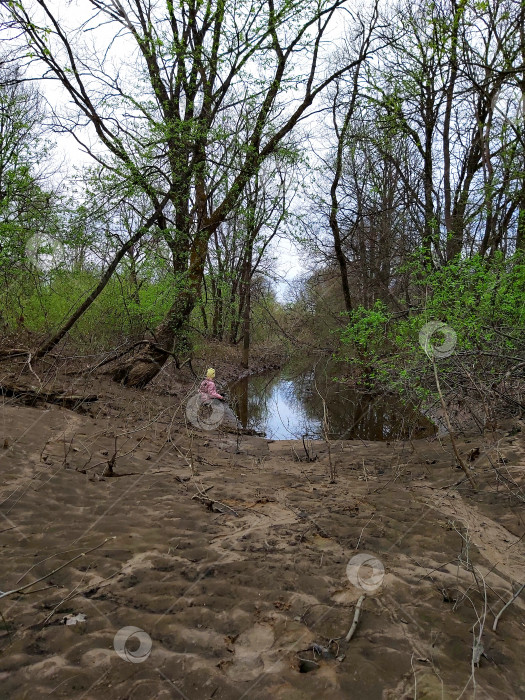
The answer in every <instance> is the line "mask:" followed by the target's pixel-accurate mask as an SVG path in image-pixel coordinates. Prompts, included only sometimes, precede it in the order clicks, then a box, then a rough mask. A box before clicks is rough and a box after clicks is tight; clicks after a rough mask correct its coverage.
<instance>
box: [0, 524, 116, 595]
mask: <svg viewBox="0 0 525 700" xmlns="http://www.w3.org/2000/svg"><path fill="white" fill-rule="evenodd" d="M114 539H116V538H115V537H106V539H105V540H104V542H101V543H100V544H97V546H96V547H92V548H91V549H87V550H86V551H85V552H81V553H80V554H77V556H76V557H73V559H70V560H69V561H66V563H65V564H61V565H60V566H57V568H56V569H53V571H50V572H49V573H48V574H46V575H45V576H41V577H40V578H37V579H36V580H35V581H31V582H30V583H26V584H25V585H24V586H20V587H19V588H13V590H12V591H5V592H0V600H2V599H3V598H7V596H9V595H14V594H15V593H21V592H22V591H25V590H26V588H31V586H34V585H35V583H40V581H45V579H46V578H49V577H50V576H53V574H56V573H57V571H61V570H62V569H65V568H66V566H69V564H72V563H73V562H74V561H76V560H77V559H81V558H82V557H85V556H86V554H89V553H90V552H94V551H95V549H100V548H101V547H103V546H104V545H105V544H106V542H109V540H114ZM22 578H23V577H22ZM19 580H20V579H19ZM34 592H35V593H36V591H34Z"/></svg>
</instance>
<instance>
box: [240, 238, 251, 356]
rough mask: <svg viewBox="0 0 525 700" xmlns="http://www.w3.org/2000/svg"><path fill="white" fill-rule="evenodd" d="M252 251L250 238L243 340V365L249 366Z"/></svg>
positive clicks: (245, 276)
mask: <svg viewBox="0 0 525 700" xmlns="http://www.w3.org/2000/svg"><path fill="white" fill-rule="evenodd" d="M252 251H253V241H252V239H250V241H249V242H248V248H247V250H246V260H245V262H244V310H243V319H242V325H243V341H242V366H243V367H246V369H247V368H248V366H249V364H250V314H251V287H252V280H251V275H252Z"/></svg>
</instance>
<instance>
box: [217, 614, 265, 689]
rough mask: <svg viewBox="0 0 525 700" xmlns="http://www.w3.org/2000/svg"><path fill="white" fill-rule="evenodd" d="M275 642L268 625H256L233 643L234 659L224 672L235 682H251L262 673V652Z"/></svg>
mask: <svg viewBox="0 0 525 700" xmlns="http://www.w3.org/2000/svg"><path fill="white" fill-rule="evenodd" d="M274 641H275V635H274V633H273V630H272V629H271V627H269V626H268V625H261V624H257V625H254V626H253V627H252V628H251V629H249V630H247V631H246V632H243V633H242V634H240V635H239V636H238V637H237V639H236V641H235V657H234V659H233V663H232V664H231V666H229V668H228V670H227V671H226V673H227V675H228V676H229V677H230V678H231V679H232V680H235V681H251V680H254V679H255V678H257V677H258V676H259V675H260V674H261V673H262V672H263V671H264V660H263V654H264V652H266V651H268V650H269V649H271V647H272V645H273V643H274Z"/></svg>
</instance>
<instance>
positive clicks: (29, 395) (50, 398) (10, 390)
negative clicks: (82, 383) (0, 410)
mask: <svg viewBox="0 0 525 700" xmlns="http://www.w3.org/2000/svg"><path fill="white" fill-rule="evenodd" d="M0 395H1V396H8V397H12V398H15V399H21V400H22V401H23V402H24V403H25V404H27V405H30V406H34V405H36V404H38V403H40V402H47V403H56V404H59V405H60V406H65V407H66V408H77V407H78V406H80V404H83V403H92V402H93V401H97V400H98V396H97V395H96V394H89V395H87V396H82V395H80V394H66V393H65V392H63V391H41V390H40V389H34V388H33V387H30V386H17V385H16V384H6V383H5V382H4V383H3V384H0Z"/></svg>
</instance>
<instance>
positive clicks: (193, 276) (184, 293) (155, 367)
mask: <svg viewBox="0 0 525 700" xmlns="http://www.w3.org/2000/svg"><path fill="white" fill-rule="evenodd" d="M210 235H211V232H208V231H206V230H201V231H199V233H198V234H197V236H196V239H195V243H194V245H193V249H192V251H191V256H190V265H189V269H188V271H187V273H186V274H185V275H184V276H182V277H181V280H180V285H179V286H180V291H179V292H178V294H177V295H176V298H175V301H174V302H173V304H172V306H171V308H170V310H169V311H168V313H167V315H166V318H165V319H164V321H162V323H161V324H160V325H159V326H157V328H156V329H155V332H154V341H152V342H149V343H147V344H146V345H144V347H143V348H142V350H140V351H139V352H138V353H137V354H136V355H135V356H134V357H132V358H131V359H130V360H128V361H127V362H124V363H122V364H121V365H119V366H118V367H117V369H116V370H115V372H114V374H113V379H114V380H115V381H117V382H120V383H121V384H124V385H125V386H131V387H136V388H142V387H145V386H146V385H147V384H149V382H150V381H151V380H152V379H153V378H154V377H156V376H157V374H158V373H159V372H160V370H161V369H162V367H163V366H164V364H165V363H166V360H167V359H168V358H169V357H170V356H173V355H174V356H175V357H177V356H180V355H181V354H183V353H185V352H188V351H189V350H190V345H189V342H188V331H189V329H188V321H189V319H190V316H191V312H192V311H193V309H194V307H195V304H196V303H197V301H198V299H199V296H200V290H201V284H202V278H203V275H204V266H205V262H206V253H207V249H208V240H209V237H210Z"/></svg>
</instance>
